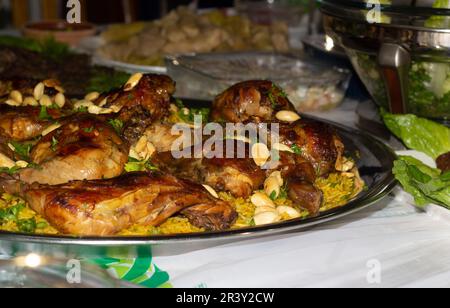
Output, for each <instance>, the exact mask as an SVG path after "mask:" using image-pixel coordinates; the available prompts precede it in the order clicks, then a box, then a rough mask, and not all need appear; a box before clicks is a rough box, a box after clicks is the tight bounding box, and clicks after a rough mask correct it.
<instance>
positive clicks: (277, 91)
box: [267, 83, 288, 109]
mask: <svg viewBox="0 0 450 308" xmlns="http://www.w3.org/2000/svg"><path fill="white" fill-rule="evenodd" d="M267 96H268V98H269V101H270V103H271V104H272V108H273V109H276V108H277V107H278V98H279V97H281V98H287V97H288V96H287V94H286V92H284V90H283V89H282V88H280V87H279V86H277V85H276V84H274V83H273V84H272V88H271V89H270V91H269V93H268V94H267Z"/></svg>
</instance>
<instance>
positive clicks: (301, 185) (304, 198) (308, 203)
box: [287, 178, 323, 216]
mask: <svg viewBox="0 0 450 308" xmlns="http://www.w3.org/2000/svg"><path fill="white" fill-rule="evenodd" d="M287 187H288V189H287V190H288V196H289V198H290V199H291V200H292V201H294V204H295V205H297V206H299V207H301V208H304V209H305V210H307V211H308V212H309V213H310V214H311V215H312V216H315V215H317V214H319V211H320V207H321V206H322V202H323V193H322V191H320V190H319V189H318V188H317V187H315V186H314V184H312V183H308V182H306V181H302V180H300V179H297V178H291V179H289V180H288V185H287Z"/></svg>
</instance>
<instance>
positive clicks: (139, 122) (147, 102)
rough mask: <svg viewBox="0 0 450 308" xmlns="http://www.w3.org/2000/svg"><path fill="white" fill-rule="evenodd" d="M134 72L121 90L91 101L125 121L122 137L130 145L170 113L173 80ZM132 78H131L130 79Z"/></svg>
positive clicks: (173, 90) (163, 76)
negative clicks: (110, 110) (154, 123)
mask: <svg viewBox="0 0 450 308" xmlns="http://www.w3.org/2000/svg"><path fill="white" fill-rule="evenodd" d="M139 77H140V75H139V74H137V75H134V76H133V77H132V78H131V80H130V82H131V83H128V84H126V85H124V86H123V87H122V88H121V89H118V90H115V91H112V92H110V93H107V94H104V95H101V96H100V97H99V98H98V99H97V100H96V101H95V102H94V103H95V104H96V105H99V106H101V107H102V108H111V109H112V110H117V111H118V114H117V115H116V116H115V118H117V119H119V120H121V121H122V122H123V123H124V127H123V133H122V135H123V137H124V138H125V140H127V141H128V142H129V143H130V144H133V143H135V142H136V141H138V140H139V138H140V137H142V135H143V134H144V132H145V130H146V129H147V127H148V126H149V125H150V124H152V123H153V122H155V121H160V120H162V119H163V118H164V117H166V116H167V115H168V114H169V108H170V101H171V97H172V95H173V94H174V92H175V82H174V81H173V80H172V79H171V78H170V77H168V76H165V75H153V74H148V75H143V76H142V77H141V78H140V79H139ZM133 78H134V80H133Z"/></svg>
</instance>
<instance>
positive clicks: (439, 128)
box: [382, 112, 450, 160]
mask: <svg viewBox="0 0 450 308" xmlns="http://www.w3.org/2000/svg"><path fill="white" fill-rule="evenodd" d="M382 116H383V120H384V122H385V124H386V126H387V127H388V128H389V129H390V130H391V131H392V133H393V134H394V135H396V136H397V137H398V138H400V139H401V140H403V142H404V143H405V145H406V146H407V147H408V148H410V149H413V150H416V151H420V152H423V153H425V154H427V155H428V156H430V157H432V158H433V159H434V160H436V159H437V158H438V157H439V156H441V155H442V154H445V153H448V152H450V129H449V128H448V127H446V126H444V125H441V124H438V123H436V122H433V121H430V120H427V119H423V118H419V117H417V116H415V115H394V114H390V113H386V112H382Z"/></svg>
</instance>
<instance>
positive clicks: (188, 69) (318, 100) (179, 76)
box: [166, 52, 351, 112]
mask: <svg viewBox="0 0 450 308" xmlns="http://www.w3.org/2000/svg"><path fill="white" fill-rule="evenodd" d="M166 65H167V70H168V74H169V75H170V76H171V77H172V78H173V79H174V80H175V81H176V82H177V96H178V97H183V98H190V99H201V100H211V99H214V97H215V96H216V95H218V94H219V93H221V92H222V91H224V90H225V89H227V88H228V87H229V86H231V85H233V84H236V83H238V82H241V81H245V80H255V79H264V80H271V81H273V82H274V83H275V84H277V85H279V86H280V87H282V88H283V89H284V91H285V92H286V94H287V95H288V97H289V99H290V100H291V101H292V103H293V104H294V106H295V107H296V109H297V110H298V111H299V112H307V111H323V110H329V109H332V108H335V107H337V106H338V105H339V104H340V103H341V102H342V101H343V99H344V97H345V93H346V91H347V88H348V85H349V81H350V78H351V73H350V71H348V70H346V69H341V68H337V67H326V66H324V65H323V64H320V63H316V62H314V61H313V60H311V59H301V58H298V57H294V56H291V55H281V54H273V53H260V52H250V53H222V54H197V55H182V56H172V57H167V58H166Z"/></svg>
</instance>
